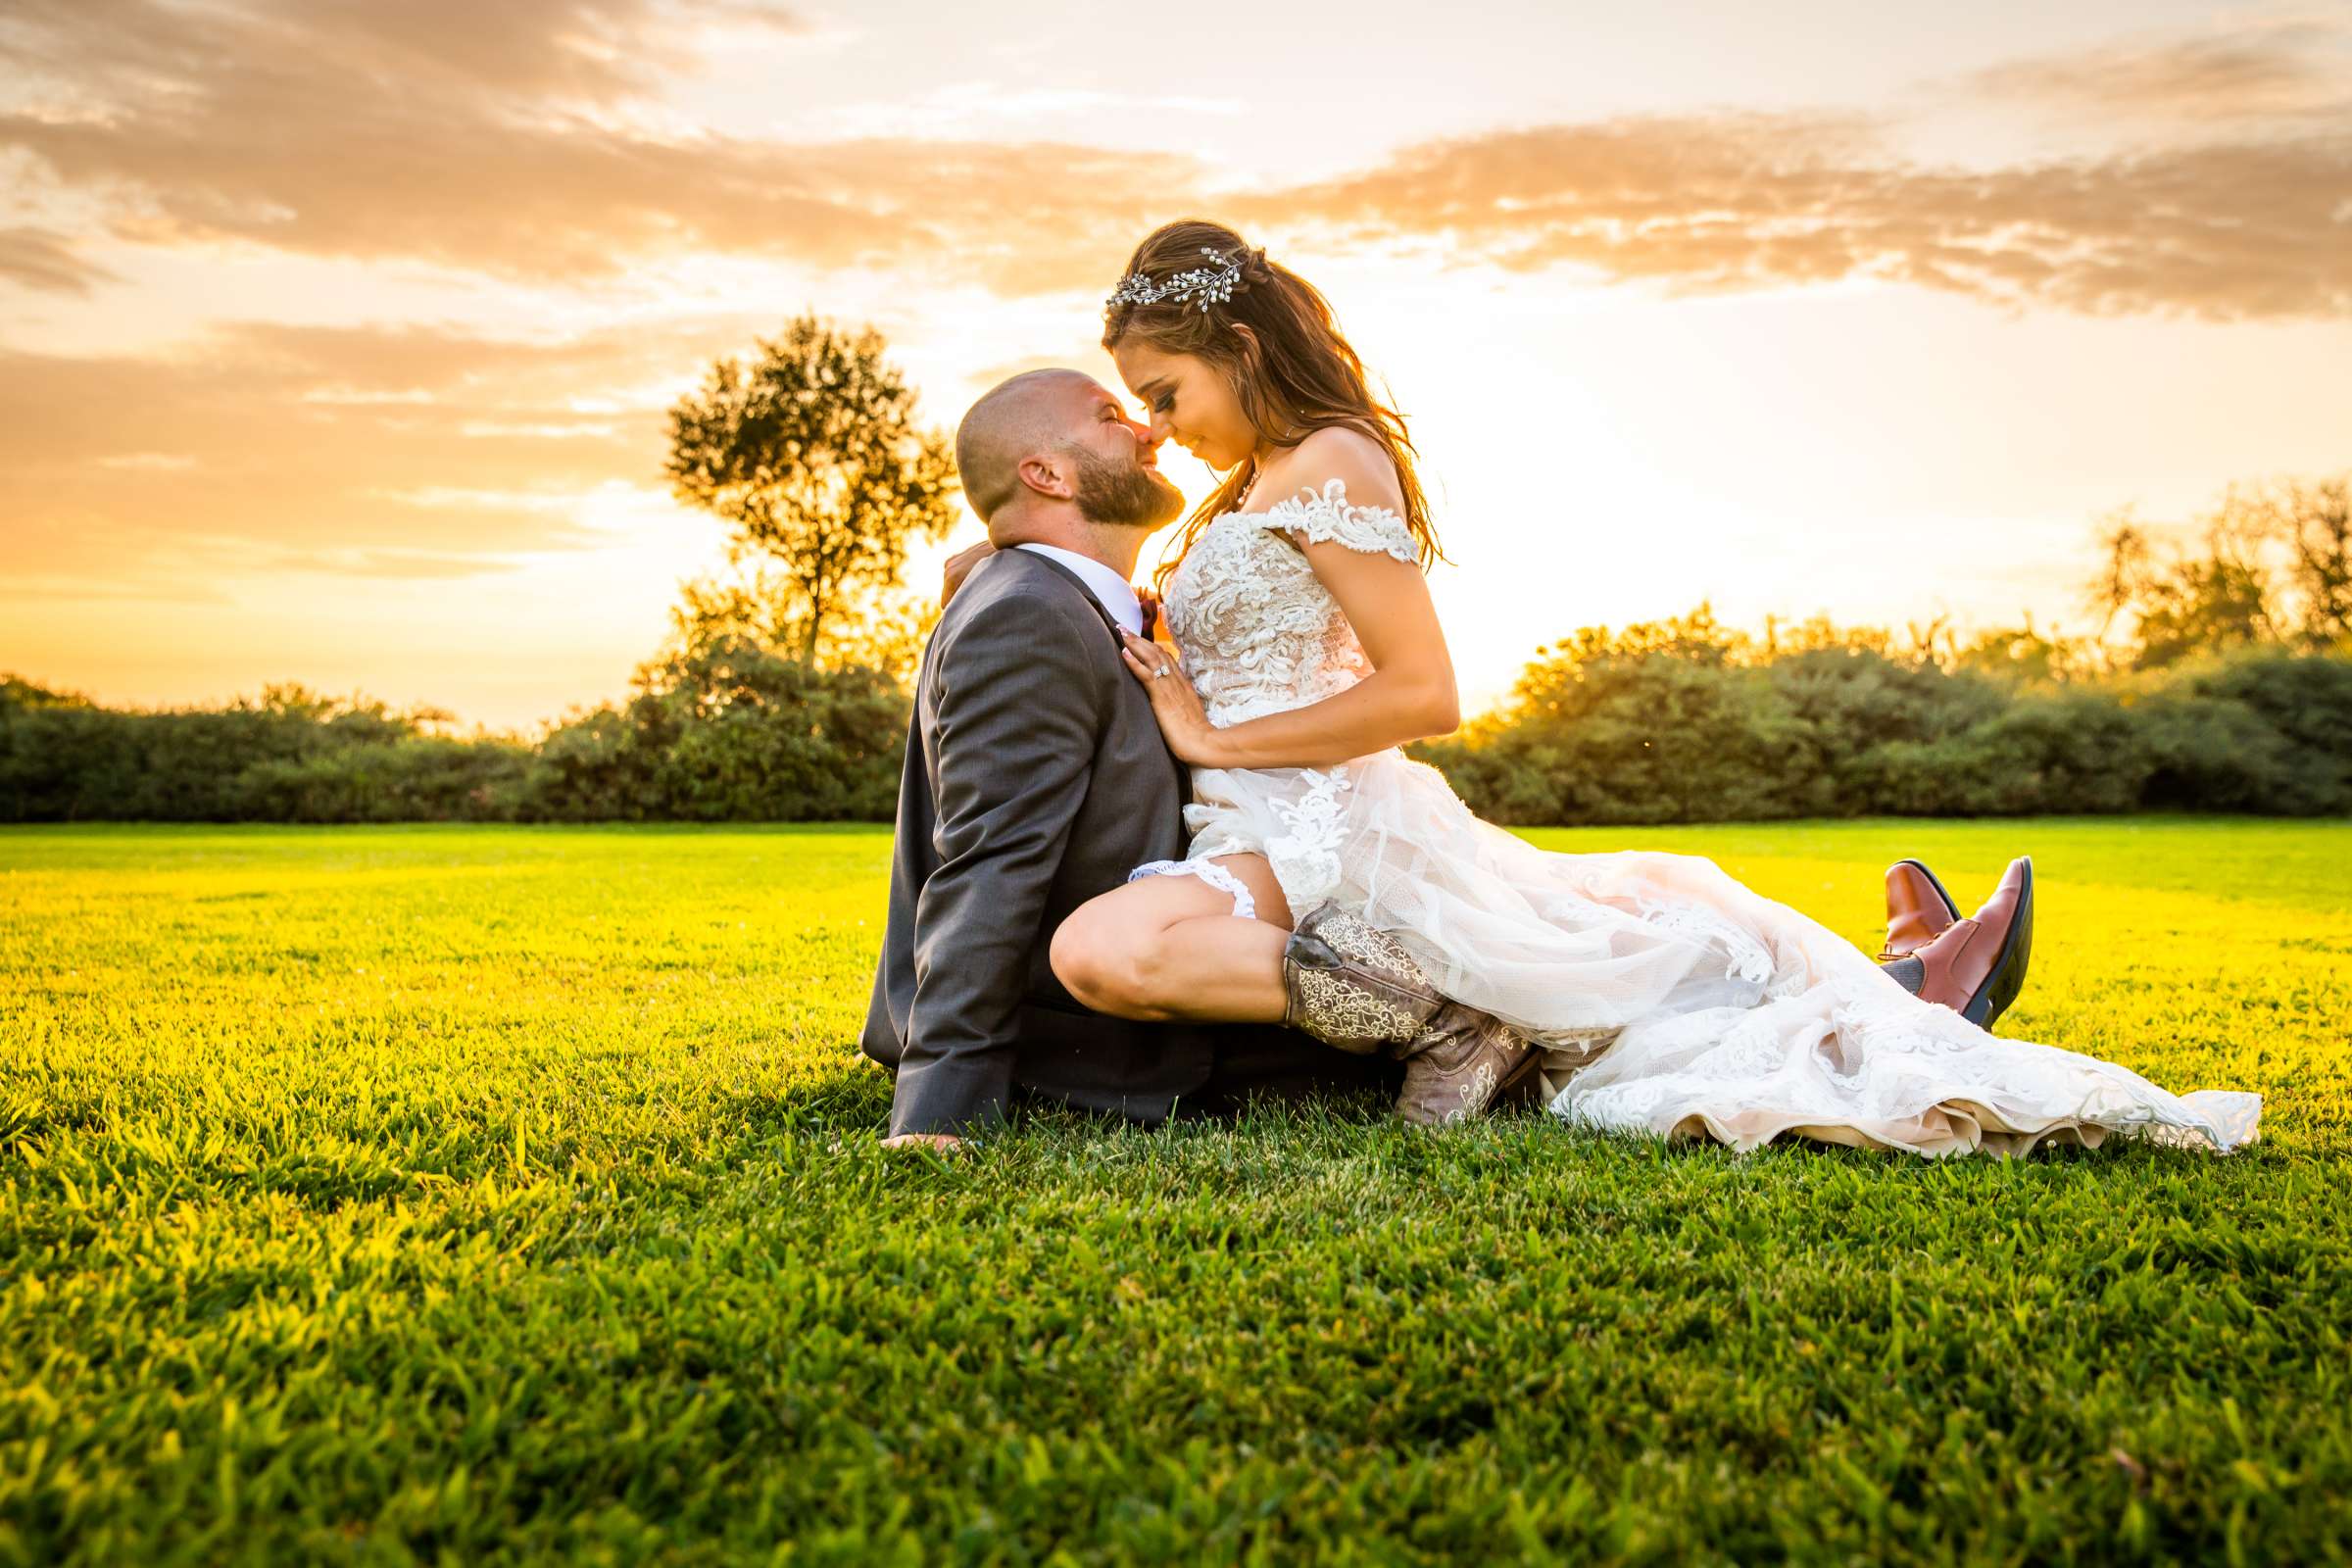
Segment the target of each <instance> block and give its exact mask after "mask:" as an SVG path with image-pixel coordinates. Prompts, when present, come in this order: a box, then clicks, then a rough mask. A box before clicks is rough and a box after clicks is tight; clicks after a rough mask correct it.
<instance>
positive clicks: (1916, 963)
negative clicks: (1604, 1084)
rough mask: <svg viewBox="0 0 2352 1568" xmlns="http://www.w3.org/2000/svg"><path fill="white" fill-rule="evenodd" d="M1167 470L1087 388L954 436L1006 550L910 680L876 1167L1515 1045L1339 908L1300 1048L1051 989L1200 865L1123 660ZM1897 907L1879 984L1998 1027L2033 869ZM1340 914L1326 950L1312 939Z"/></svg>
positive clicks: (1906, 866) (1319, 953)
mask: <svg viewBox="0 0 2352 1568" xmlns="http://www.w3.org/2000/svg"><path fill="white" fill-rule="evenodd" d="M1154 446H1155V443H1154V442H1153V440H1152V433H1151V431H1150V429H1149V428H1148V427H1146V426H1144V425H1140V424H1137V423H1136V422H1135V421H1134V420H1132V419H1130V418H1128V417H1127V416H1126V413H1125V411H1124V409H1123V407H1122V406H1121V404H1120V403H1119V401H1118V399H1117V398H1115V397H1113V396H1112V395H1111V394H1110V393H1109V392H1107V391H1105V390H1104V389H1103V386H1102V385H1101V384H1100V383H1099V382H1097V381H1095V380H1094V379H1093V378H1092V377H1090V376H1087V375H1084V374H1081V373H1080V372H1078V371H1076V370H1035V371H1031V372H1029V373H1027V374H1025V375H1018V376H1014V377H1013V378H1012V379H1010V380H1008V381H1005V382H1004V383H1003V384H1001V385H999V386H998V387H996V388H995V389H993V390H992V391H990V392H989V393H988V394H987V395H986V396H985V397H983V398H981V400H980V401H979V402H978V403H976V404H974V405H973V406H972V409H971V411H970V412H969V413H968V414H966V415H965V416H964V418H963V422H962V423H961V424H960V425H959V426H958V427H957V429H956V466H957V468H958V469H959V470H960V473H961V476H962V480H963V487H964V493H965V495H966V497H967V498H968V499H969V500H970V502H971V504H972V507H973V509H974V510H975V511H977V512H978V513H979V514H980V516H981V518H982V519H983V520H984V521H986V522H987V523H988V525H989V538H990V541H991V543H992V544H994V545H996V546H998V547H999V548H998V549H997V550H996V552H995V553H994V554H991V555H988V556H987V557H986V559H985V560H983V561H981V562H980V564H978V565H976V566H973V567H972V568H971V570H970V576H969V579H968V581H965V582H964V583H963V584H962V585H961V587H960V589H959V590H956V591H954V592H953V593H952V595H951V599H950V603H949V605H948V608H947V611H946V613H944V614H943V615H942V616H941V618H940V622H939V625H938V627H937V628H936V629H935V630H934V631H933V633H932V635H931V640H930V642H929V643H928V644H927V645H926V647H925V648H924V650H923V661H922V667H921V669H920V672H919V673H918V675H917V677H916V685H915V715H914V724H913V728H912V732H911V733H910V735H909V736H908V741H907V760H906V765H905V771H904V773H903V775H902V778H901V782H900V790H899V819H898V835H897V840H896V845H895V848H894V851H893V860H892V866H891V880H890V912H889V919H888V925H887V929H886V930H885V932H884V935H883V944H882V958H881V963H880V965H879V966H878V967H877V969H876V971H875V974H874V991H873V1000H872V1004H871V1005H870V1006H869V1008H868V1010H867V1015H866V1022H865V1030H864V1034H863V1038H862V1040H861V1042H860V1045H861V1048H862V1049H863V1051H864V1052H865V1054H867V1055H868V1056H871V1057H872V1058H874V1060H876V1061H878V1062H880V1063H882V1064H883V1065H884V1066H886V1067H888V1068H890V1069H892V1071H893V1072H894V1074H895V1075H896V1079H897V1086H896V1091H895V1095H894V1099H893V1103H892V1109H891V1120H890V1134H891V1136H890V1137H889V1138H888V1139H887V1140H886V1143H887V1144H888V1145H892V1146H899V1145H906V1144H910V1143H926V1144H931V1145H935V1146H941V1147H953V1146H954V1145H955V1144H956V1142H957V1135H958V1134H960V1133H963V1132H967V1131H972V1130H976V1129H981V1128H986V1127H990V1126H993V1125H995V1124H996V1123H998V1122H1000V1121H1001V1120H1002V1119H1003V1118H1004V1116H1005V1110H1006V1108H1007V1106H1008V1104H1009V1103H1010V1102H1011V1101H1012V1100H1013V1099H1014V1098H1015V1097H1016V1096H1019V1095H1023V1094H1026V1095H1032V1096H1038V1097H1042V1098H1045V1099H1049V1100H1054V1101H1059V1102H1062V1103H1067V1104H1071V1105H1075V1106H1078V1107H1080V1108H1083V1109H1089V1110H1099V1111H1109V1112H1115V1113H1119V1114H1123V1115H1126V1116H1128V1117H1130V1118H1132V1119H1134V1120H1137V1121H1142V1122H1146V1123H1152V1122H1157V1121H1161V1120H1164V1119H1165V1118H1166V1117H1167V1116H1169V1115H1170V1114H1172V1113H1173V1112H1174V1111H1175V1109H1176V1107H1177V1105H1178V1103H1179V1101H1181V1102H1183V1103H1184V1104H1185V1105H1186V1106H1187V1107H1188V1108H1200V1109H1206V1110H1221V1109H1230V1108H1232V1107H1235V1106H1238V1105H1239V1104H1240V1103H1242V1101H1243V1100H1244V1099H1246V1098H1247V1097H1248V1096H1250V1094H1252V1093H1265V1094H1273V1095H1299V1094H1311V1093H1315V1092H1318V1091H1336V1090H1344V1089H1363V1088H1374V1087H1380V1088H1386V1089H1390V1090H1394V1089H1395V1088H1396V1087H1397V1083H1398V1082H1399V1079H1400V1077H1402V1076H1403V1075H1401V1074H1400V1073H1399V1072H1398V1070H1397V1062H1396V1061H1394V1060H1390V1059H1384V1058H1385V1056H1387V1055H1390V1054H1396V1053H1397V1052H1398V1051H1402V1052H1405V1053H1410V1052H1413V1051H1415V1050H1422V1051H1426V1049H1427V1047H1428V1046H1429V1044H1430V1043H1431V1042H1432V1041H1433V1040H1436V1039H1438V1038H1439V1037H1441V1036H1447V1035H1449V1036H1450V1037H1451V1038H1450V1042H1449V1045H1448V1049H1452V1048H1453V1047H1457V1046H1469V1045H1473V1044H1476V1045H1477V1046H1478V1049H1479V1050H1481V1051H1495V1050H1502V1049H1506V1048H1505V1047H1504V1046H1503V1045H1502V1044H1501V1043H1500V1042H1498V1041H1485V1042H1484V1043H1483V1044H1481V1043H1479V1042H1478V1041H1476V1040H1474V1039H1473V1038H1472V1037H1474V1036H1480V1035H1482V1032H1484V1031H1488V1029H1489V1026H1490V1025H1492V1026H1493V1028H1494V1029H1495V1030H1499V1031H1500V1033H1501V1034H1502V1035H1504V1036H1507V1035H1508V1031H1507V1030H1503V1029H1501V1026H1499V1025H1498V1024H1495V1021H1494V1020H1492V1019H1487V1018H1486V1015H1485V1014H1479V1013H1473V1012H1471V1011H1470V1010H1469V1009H1467V1008H1464V1007H1461V1006H1460V1005H1455V1004H1449V1003H1447V1002H1446V999H1444V998H1443V997H1440V996H1439V995H1437V993H1436V992H1434V991H1432V990H1430V989H1428V988H1427V985H1426V982H1425V981H1424V980H1423V979H1422V977H1421V976H1420V974H1419V972H1418V970H1417V969H1413V968H1412V967H1411V965H1410V964H1409V961H1406V962H1404V967H1403V970H1402V971H1398V970H1397V969H1396V968H1394V967H1393V966H1390V957H1393V956H1384V952H1383V949H1382V946H1381V944H1380V943H1379V942H1378V941H1377V939H1372V940H1368V941H1367V940H1361V936H1362V934H1361V933H1360V932H1359V933H1357V936H1358V938H1359V940H1356V941H1349V940H1348V938H1347V937H1346V936H1345V935H1343V934H1342V933H1343V932H1344V931H1345V930H1346V928H1347V926H1348V924H1349V922H1348V921H1346V919H1345V917H1344V916H1338V915H1336V913H1335V912H1334V911H1332V910H1330V909H1329V908H1328V907H1326V908H1324V909H1318V910H1313V911H1307V912H1306V914H1304V915H1303V916H1302V917H1301V919H1300V922H1299V927H1300V928H1299V933H1298V934H1296V935H1294V937H1293V939H1292V942H1291V947H1290V951H1289V953H1288V954H1287V955H1286V957H1285V961H1284V982H1285V988H1286V990H1287V991H1288V992H1289V993H1290V995H1291V999H1292V1019H1293V1021H1294V1022H1295V1023H1297V1024H1298V1026H1299V1030H1300V1031H1305V1032H1298V1031H1294V1030H1292V1029H1287V1028H1276V1027H1272V1026H1261V1025H1239V1024H1236V1025H1198V1024H1152V1023H1141V1022H1135V1021H1131V1020H1127V1019H1119V1018H1112V1017H1107V1016H1104V1015H1103V1014H1099V1013H1094V1012H1090V1011H1088V1010H1087V1009H1086V1008H1084V1007H1082V1006H1080V1005H1078V1003H1077V1002H1075V1001H1074V1000H1073V999H1072V998H1071V997H1070V994H1069V993H1068V991H1066V990H1065V989H1064V988H1063V987H1062V985H1061V983H1060V982H1059V981H1058V980H1057V979H1056V978H1055V977H1054V972H1053V969H1052V966H1051V965H1050V964H1049V962H1048V960H1047V952H1048V946H1049V942H1050V939H1051V938H1052V936H1053V933H1054V928H1055V927H1056V926H1058V925H1059V924H1060V923H1061V920H1062V918H1063V917H1064V916H1065V915H1067V914H1069V913H1070V912H1071V911H1072V910H1073V909H1075V908H1077V907H1078V906H1080V905H1082V904H1084V903H1086V902H1087V901H1088V900H1089V899H1092V898H1094V897H1095V896H1097V895H1098V894H1102V893H1105V892H1108V891H1109V890H1110V889H1112V888H1115V887H1117V886H1119V885H1120V884H1121V883H1122V882H1123V881H1125V880H1126V875H1127V872H1128V870H1129V869H1130V868H1132V867H1134V866H1138V865H1142V864H1145V863H1146V862H1148V861H1152V860H1166V859H1174V858H1179V857H1181V856H1182V854H1183V852H1184V851H1183V846H1184V838H1185V832H1184V825H1183V806H1184V801H1185V798H1186V795H1187V793H1188V788H1189V786H1188V781H1187V777H1186V774H1185V771H1184V768H1183V766H1182V764H1181V763H1179V762H1178V761H1176V760H1175V759H1174V758H1173V757H1171V756H1170V755H1169V753H1168V750H1167V747H1166V746H1165V744H1164V743H1163V742H1162V740H1161V738H1160V731H1159V726H1158V724H1157V722H1156V721H1155V720H1154V719H1153V717H1152V705H1151V701H1150V699H1149V698H1148V697H1146V696H1145V695H1144V689H1143V687H1142V685H1141V684H1140V683H1139V682H1137V681H1136V680H1135V679H1134V678H1133V677H1132V676H1130V675H1129V674H1128V672H1127V669H1126V667H1125V664H1124V662H1123V661H1122V660H1121V659H1120V657H1119V649H1120V643H1119V633H1120V631H1121V630H1122V629H1124V630H1128V631H1135V632H1138V633H1141V632H1143V631H1144V629H1145V627H1146V618H1145V614H1144V611H1143V608H1142V606H1141V604H1140V603H1139V602H1138V600H1137V597H1136V594H1135V590H1134V589H1133V588H1132V587H1131V586H1129V584H1130V581H1131V579H1132V578H1133V577H1134V575H1135V563H1136V557H1137V555H1138V554H1139V553H1140V552H1141V550H1142V548H1143V543H1144V540H1145V539H1146V538H1147V537H1148V536H1149V535H1150V534H1152V532H1153V531H1155V530H1156V529H1158V528H1160V527H1162V526H1164V525H1165V524H1167V523H1168V522H1171V521H1173V520H1174V519H1175V517H1176V515H1178V513H1180V512H1181V511H1182V510H1183V506H1184V498H1183V496H1182V494H1181V493H1179V492H1178V491H1177V489H1176V487H1175V486H1174V485H1172V484H1170V483H1169V482H1168V481H1167V480H1166V479H1165V478H1164V477H1162V476H1161V474H1160V472H1159V469H1158V466H1157V464H1156V463H1155V462H1154V461H1153V450H1154ZM952 586H953V585H952ZM1327 916H1328V917H1330V928H1329V930H1328V933H1325V932H1322V931H1318V930H1313V929H1310V927H1311V926H1312V925H1313V924H1314V922H1315V921H1317V920H1318V919H1320V918H1324V917H1327ZM1887 916H1888V932H1887V949H1886V951H1885V952H1884V953H1882V954H1881V955H1880V957H1881V961H1882V963H1883V964H1884V966H1885V967H1886V968H1887V972H1888V973H1889V974H1890V975H1892V976H1893V977H1894V978H1895V979H1896V980H1897V981H1898V982H1899V983H1900V984H1902V985H1903V986H1904V987H1905V989H1907V990H1910V991H1912V992H1914V993H1915V994H1918V995H1920V996H1922V997H1924V998H1926V999H1927V1000H1929V1001H1933V1002H1938V1003H1942V1004H1944V1005H1950V1006H1952V1007H1954V1008H1955V1009H1957V1010H1960V1011H1962V1012H1963V1013H1965V1015H1966V1016H1967V1017H1968V1018H1969V1019H1970V1021H1972V1022H1975V1023H1979V1024H1983V1025H1987V1026H1989V1024H1990V1023H1991V1022H1992V1020H1993V1018H1994V1017H1996V1016H1997V1015H1998V1013H1999V1011H2000V1009H2001V1008H2003V1007H2005V1006H2006V1005H2008V1004H2009V1002H2010V1000H2012V999H2013V998H2014V997H2015V995H2016V993H2017V988H2018V986H2019V985H2020V984H2021V983H2022V982H2023V979H2024V975H2025V968H2026V960H2027V957H2028V955H2029V953H2030V950H2031V943H2032V932H2033V882H2032V865H2031V862H2029V861H2026V860H2019V861H2017V862H2016V863H2014V864H2013V865H2012V866H2011V867H2010V868H2009V874H2008V875H2007V876H2006V877H2004V878H2003V880H2002V883H2001V886H2000V888H1999V890H1998V891H1996V892H1995V894H1994V895H1993V897H1992V899H1991V900H1990V901H1989V902H1988V903H1987V904H1986V905H1985V907H1984V908H1982V909H1980V910H1978V912H1977V914H1976V915H1975V916H1974V917H1973V918H1971V919H1967V920H1963V919H1961V918H1960V916H1959V910H1958V908H1957V907H1954V906H1953V904H1952V902H1951V900H1950V898H1949V896H1948V895H1947V894H1946V893H1945V892H1944V889H1943V887H1942V884H1940V883H1939V882H1937V881H1936V879H1935V877H1934V875H1933V874H1932V873H1930V872H1929V871H1928V869H1927V867H1925V866H1924V865H1921V864H1920V863H1919V862H1917V861H1915V860H1905V861H1901V862H1898V863H1897V864H1896V865H1895V866H1893V867H1892V868H1890V869H1889V871H1888V873H1887ZM1324 934H1328V935H1329V936H1330V937H1331V938H1332V940H1331V941H1330V942H1325V941H1322V940H1320V937H1321V936H1322V935H1324ZM1399 961H1401V960H1399ZM1335 994H1336V995H1335ZM1367 1007H1369V1008H1370V1009H1371V1010H1372V1011H1373V1012H1374V1013H1379V1014H1382V1015H1384V1016H1386V1017H1388V1018H1390V1019H1393V1020H1394V1022H1395V1026H1396V1031H1397V1032H1396V1033H1395V1037H1394V1038H1388V1037H1387V1036H1381V1037H1379V1038H1375V1037H1371V1036H1365V1037H1363V1038H1354V1037H1353V1036H1355V1035H1357V1034H1359V1033H1360V1031H1361V1026H1362V1024H1363V1020H1364V1018H1365V1016H1366V1009H1367ZM1321 1013H1328V1014H1329V1016H1327V1017H1326V1016H1319V1014H1321ZM1482 1020H1483V1021H1482ZM1343 1025H1353V1026H1354V1027H1352V1028H1349V1027H1343ZM1319 1042H1323V1043H1319ZM1333 1047H1337V1048H1338V1049H1336V1050H1335V1049H1331V1048H1333ZM1519 1049H1520V1050H1521V1051H1522V1052H1524V1046H1523V1045H1522V1046H1521V1047H1520V1048H1519ZM1472 1059H1473V1058H1471V1057H1468V1056H1466V1057H1465V1058H1464V1060H1465V1061H1470V1060H1472ZM1424 1068H1426V1061H1425V1062H1424ZM1481 1103H1482V1104H1483V1103H1484V1102H1483V1101H1482V1102H1481ZM1473 1108H1475V1107H1473Z"/></svg>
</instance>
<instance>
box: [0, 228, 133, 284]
mask: <svg viewBox="0 0 2352 1568" xmlns="http://www.w3.org/2000/svg"><path fill="white" fill-rule="evenodd" d="M0 277H5V278H7V279H9V280H10V281H11V282H14V283H19V284H22V285H23V286H25V288H32V289H43V290H46V291H48V292H51V293H57V294H87V293H88V292H89V291H90V285H91V284H93V283H105V282H111V281H112V280H113V278H114V274H113V273H112V272H109V271H107V270H105V269H104V268H102V267H97V266H94V265H93V264H91V263H89V262H86V261H84V260H82V259H81V257H79V256H77V255H75V254H74V251H73V246H72V244H70V243H69V242H68V241H67V239H66V238H65V236H64V235H62V234H57V233H53V232H51V231H50V230H48V229H45V228H32V227H18V228H0Z"/></svg>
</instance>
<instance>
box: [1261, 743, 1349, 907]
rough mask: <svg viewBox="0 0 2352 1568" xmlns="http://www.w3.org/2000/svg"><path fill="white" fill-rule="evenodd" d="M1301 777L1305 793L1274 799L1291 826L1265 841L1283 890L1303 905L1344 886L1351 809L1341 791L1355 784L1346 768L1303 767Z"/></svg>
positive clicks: (1310, 903) (1323, 897)
mask: <svg viewBox="0 0 2352 1568" xmlns="http://www.w3.org/2000/svg"><path fill="white" fill-rule="evenodd" d="M1299 782H1300V783H1302V784H1304V785H1305V786H1306V793H1305V794H1304V795H1301V796H1299V798H1298V799H1297V800H1295V801H1282V802H1277V803H1276V804H1275V807H1274V814H1275V815H1276V816H1278V817H1280V818H1281V819H1282V825H1283V826H1285V827H1287V828H1289V829H1290V831H1289V832H1288V833H1285V834H1282V835H1281V836H1279V837H1276V838H1270V839H1268V840H1266V858H1267V859H1268V860H1269V861H1271V862H1273V864H1274V867H1275V870H1276V873H1277V879H1278V880H1279V881H1280V882H1281V883H1282V890H1283V892H1284V893H1285V894H1286V895H1288V896H1289V897H1290V899H1291V900H1292V901H1293V902H1294V903H1295V904H1296V905H1297V906H1298V907H1300V908H1304V907H1307V906H1309V905H1313V904H1317V903H1320V902H1321V901H1322V900H1324V899H1327V898H1329V897H1331V894H1332V891H1333V890H1334V889H1336V888H1337V887H1338V886H1339V885H1340V844H1341V842H1342V841H1343V840H1344V839H1345V838H1346V836H1347V831H1348V809H1347V807H1346V806H1345V805H1344V804H1343V803H1342V802H1341V800H1340V795H1341V792H1342V791H1344V790H1347V789H1348V788H1350V787H1351V786H1350V784H1349V782H1348V770H1347V769H1346V768H1345V767H1330V768H1323V767H1306V768H1300V769H1299Z"/></svg>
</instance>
